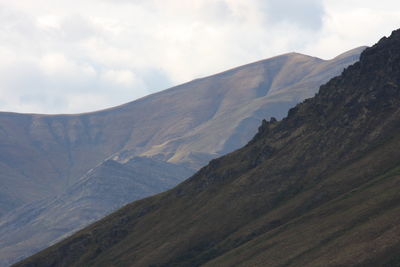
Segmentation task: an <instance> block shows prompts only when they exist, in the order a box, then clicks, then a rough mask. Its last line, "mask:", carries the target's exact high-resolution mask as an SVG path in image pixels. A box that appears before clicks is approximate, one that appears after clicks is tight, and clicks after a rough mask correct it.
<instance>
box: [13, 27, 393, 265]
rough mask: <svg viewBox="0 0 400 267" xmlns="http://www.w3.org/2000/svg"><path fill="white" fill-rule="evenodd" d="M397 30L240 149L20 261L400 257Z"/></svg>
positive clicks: (305, 261)
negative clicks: (168, 187)
mask: <svg viewBox="0 0 400 267" xmlns="http://www.w3.org/2000/svg"><path fill="white" fill-rule="evenodd" d="M398 37H399V36H398V32H397V31H396V32H395V33H394V34H392V36H390V37H388V38H385V39H382V40H381V41H380V42H379V43H378V44H377V45H375V46H373V47H371V48H368V49H366V51H365V52H363V56H362V57H361V60H360V62H359V63H356V64H354V65H352V66H350V67H348V68H347V69H346V70H345V71H344V72H343V73H342V75H340V76H338V77H336V78H334V79H332V80H330V82H328V83H327V84H325V85H324V86H322V87H321V89H320V91H319V93H318V94H317V95H316V96H315V97H313V98H311V99H308V100H305V101H304V102H303V103H301V104H299V105H297V106H296V107H295V108H293V109H291V110H290V112H289V114H288V116H287V117H286V118H284V119H283V120H281V121H276V120H275V119H271V120H269V121H268V122H267V121H263V124H262V126H261V128H260V131H259V134H257V135H256V137H255V138H254V139H253V140H252V141H251V142H250V143H248V144H247V145H246V146H245V147H243V148H241V149H239V150H236V151H234V152H232V153H230V154H227V155H225V156H223V157H221V158H218V159H216V160H212V161H211V162H210V163H209V164H208V165H207V166H206V167H204V168H202V169H201V170H200V171H199V172H197V173H196V174H195V175H194V176H192V177H191V178H190V179H188V180H186V181H185V182H183V183H182V184H180V185H179V186H177V187H176V188H174V189H172V190H170V191H167V192H165V193H162V194H160V195H157V196H154V197H151V198H147V199H144V200H141V201H137V202H134V203H132V204H130V205H128V206H126V207H124V208H123V209H121V210H119V211H117V212H115V213H113V214H111V215H109V216H108V217H106V218H105V219H103V220H101V221H99V222H97V223H95V224H93V225H91V226H90V227H88V228H86V229H84V230H82V231H80V232H78V233H77V234H75V235H73V236H71V237H70V238H67V239H66V240H64V241H62V242H61V243H59V244H56V245H55V246H52V247H50V248H48V249H47V250H45V251H43V252H41V253H39V254H37V255H35V256H33V257H31V258H29V259H27V260H26V261H24V262H22V263H20V264H18V265H16V266H63V265H65V264H67V265H71V266H72V265H74V266H110V265H120V266H133V265H134V266H200V265H201V266H397V265H398V264H400V258H399V255H398V248H399V247H400V239H399V238H393V237H394V236H396V237H398V236H399V235H400V229H399V228H398V220H399V214H400V205H399V203H400V201H399V200H400V196H399V193H398V187H399V184H400V165H399V158H400V134H399V133H400V125H399V121H400V90H399V88H398V84H399V79H400V78H399V77H400V66H399V65H400V60H399V57H400V51H399V47H400V45H399V38H398ZM349 251H351V253H348V252H349Z"/></svg>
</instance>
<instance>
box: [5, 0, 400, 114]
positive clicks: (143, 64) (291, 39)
mask: <svg viewBox="0 0 400 267" xmlns="http://www.w3.org/2000/svg"><path fill="white" fill-rule="evenodd" d="M399 25H400V4H399V3H397V1H393V0H381V1H379V2H378V1H370V0H364V1H360V0H347V1H337V0H290V1H289V0H192V1H182V0H146V1H139V0H96V1H95V0H85V1H80V2H79V3H78V2H73V3H72V2H71V1H66V0H60V1H50V0H36V1H31V0H14V1H9V0H0V110H8V111H20V112H45V113H55V112H83V111H91V110H95V109H101V108H106V107H110V106H114V105H117V104H122V103H124V102H128V101H131V100H133V99H135V98H138V97H141V96H144V95H146V94H148V93H150V92H154V91H157V90H161V89H165V88H167V87H169V86H171V85H173V84H179V83H182V82H186V81H188V80H191V79H194V78H198V77H200V76H205V75H210V74H213V73H215V72H219V71H223V70H225V69H228V68H232V67H235V66H238V65H241V64H246V63H249V62H252V61H256V60H260V59H263V58H267V57H271V56H274V55H277V54H281V53H285V52H290V51H298V52H303V53H307V54H311V55H315V56H320V57H323V58H329V57H332V56H335V55H337V54H339V53H341V52H344V51H345V50H348V49H351V48H354V47H356V46H360V45H371V44H373V43H374V42H376V41H377V40H378V39H379V38H380V37H381V36H382V35H387V34H389V33H390V31H391V30H393V29H395V28H396V27H399Z"/></svg>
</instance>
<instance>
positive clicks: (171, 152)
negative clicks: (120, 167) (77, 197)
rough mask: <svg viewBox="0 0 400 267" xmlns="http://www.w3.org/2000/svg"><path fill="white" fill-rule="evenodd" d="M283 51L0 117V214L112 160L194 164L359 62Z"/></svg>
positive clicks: (349, 56) (351, 55)
mask: <svg viewBox="0 0 400 267" xmlns="http://www.w3.org/2000/svg"><path fill="white" fill-rule="evenodd" d="M363 49H364V48H359V49H355V50H352V51H350V52H348V53H346V54H344V55H341V56H339V57H337V58H334V59H332V60H328V61H324V60H321V59H318V58H314V57H309V56H305V55H300V54H287V55H282V56H278V57H275V58H272V59H268V60H264V61H260V62H256V63H253V64H249V65H246V66H243V67H239V68H236V69H233V70H230V71H227V72H224V73H221V74H217V75H214V76H211V77H206V78H203V79H198V80H195V81H192V82H189V83H187V84H183V85H180V86H177V87H174V88H171V89H169V90H165V91H162V92H160V93H156V94H153V95H150V96H148V97H144V98H142V99H139V100H136V101H133V102H131V103H128V104H125V105H122V106H119V107H116V108H112V109H108V110H103V111H98V112H93V113H86V114H77V115H38V114H16V113H7V112H6V113H0V148H1V150H2V154H1V156H0V182H1V184H2V187H1V188H0V216H1V215H3V214H5V213H6V212H7V211H11V210H13V209H15V208H16V207H18V206H21V205H23V204H26V203H31V202H32V201H34V200H38V199H43V198H45V197H47V196H53V195H57V194H59V193H61V192H63V191H64V190H65V189H66V188H67V187H68V186H70V185H72V184H74V183H75V182H77V181H78V180H79V179H80V178H81V177H82V176H84V175H85V174H86V173H87V172H88V171H89V170H90V169H92V168H94V167H95V166H97V165H98V164H100V163H101V162H103V161H104V160H105V159H107V158H109V157H112V156H113V155H115V157H128V158H129V157H133V156H149V157H150V156H151V157H155V158H158V159H162V160H163V161H168V162H172V163H184V164H185V165H188V166H191V167H192V168H194V169H198V168H200V167H201V166H203V165H204V164H206V163H207V162H208V160H210V159H212V158H214V157H216V156H218V155H221V154H223V153H225V152H229V151H232V150H234V149H235V148H238V147H240V146H241V145H243V144H245V143H246V142H247V141H248V140H250V138H251V133H252V132H253V131H254V130H255V129H256V128H257V125H258V124H259V120H261V118H262V117H264V116H265V115H270V116H276V117H278V118H281V117H283V116H285V115H286V112H287V110H288V109H289V107H291V106H292V105H294V104H296V103H297V102H299V101H301V100H303V99H304V98H306V97H310V96H312V95H313V94H314V93H315V92H316V90H317V88H318V86H319V85H320V84H322V83H323V82H326V81H327V80H328V79H329V78H331V77H333V76H335V75H337V74H339V73H340V72H341V71H342V70H343V68H344V67H346V66H348V65H349V64H351V63H353V62H354V61H355V60H357V59H358V56H359V54H360V53H361V51H362V50H363Z"/></svg>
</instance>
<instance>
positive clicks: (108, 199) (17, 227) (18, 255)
mask: <svg viewBox="0 0 400 267" xmlns="http://www.w3.org/2000/svg"><path fill="white" fill-rule="evenodd" d="M191 174H192V170H190V169H187V168H185V167H181V166H178V165H175V164H171V163H166V162H162V161H157V160H153V159H149V158H132V159H131V160H129V161H128V162H126V163H118V162H116V161H113V160H107V161H105V162H104V163H103V164H100V165H99V166H98V167H96V168H94V169H93V170H91V171H90V172H89V173H88V174H87V175H86V176H85V177H83V178H82V179H81V180H80V181H79V182H78V183H76V184H75V185H73V186H71V187H70V188H68V189H67V191H66V192H65V193H63V194H62V195H60V196H58V197H49V198H46V199H44V200H41V201H38V202H34V203H32V204H29V205H24V206H22V207H20V208H18V209H17V210H16V211H15V212H13V213H10V214H9V215H8V216H7V217H4V218H3V219H2V221H1V223H0V236H1V242H0V243H1V248H2V249H1V250H0V259H3V261H2V262H0V263H1V264H0V265H2V266H3V265H4V266H8V265H9V264H10V263H11V262H12V261H14V262H15V261H17V260H18V259H22V258H25V257H26V256H29V255H32V254H33V253H34V252H36V251H38V250H40V249H43V248H44V247H45V246H46V245H47V246H48V245H49V244H50V243H54V242H56V241H59V240H61V239H62V238H64V237H65V236H68V235H70V234H71V233H72V232H74V231H76V230H78V229H80V228H82V227H83V226H86V225H87V224H88V223H89V222H93V221H95V220H96V219H100V218H101V217H103V216H105V215H106V214H107V213H110V212H111V211H114V210H115V209H118V208H120V207H122V206H123V205H124V204H126V203H129V202H131V201H133V200H137V199H141V198H144V197H147V196H150V195H155V194H157V193H160V192H163V191H165V190H167V189H169V188H171V187H173V186H174V185H176V184H177V183H179V182H181V181H182V180H183V179H185V178H187V177H189V176H190V175H191ZM143 177H146V179H143Z"/></svg>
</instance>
